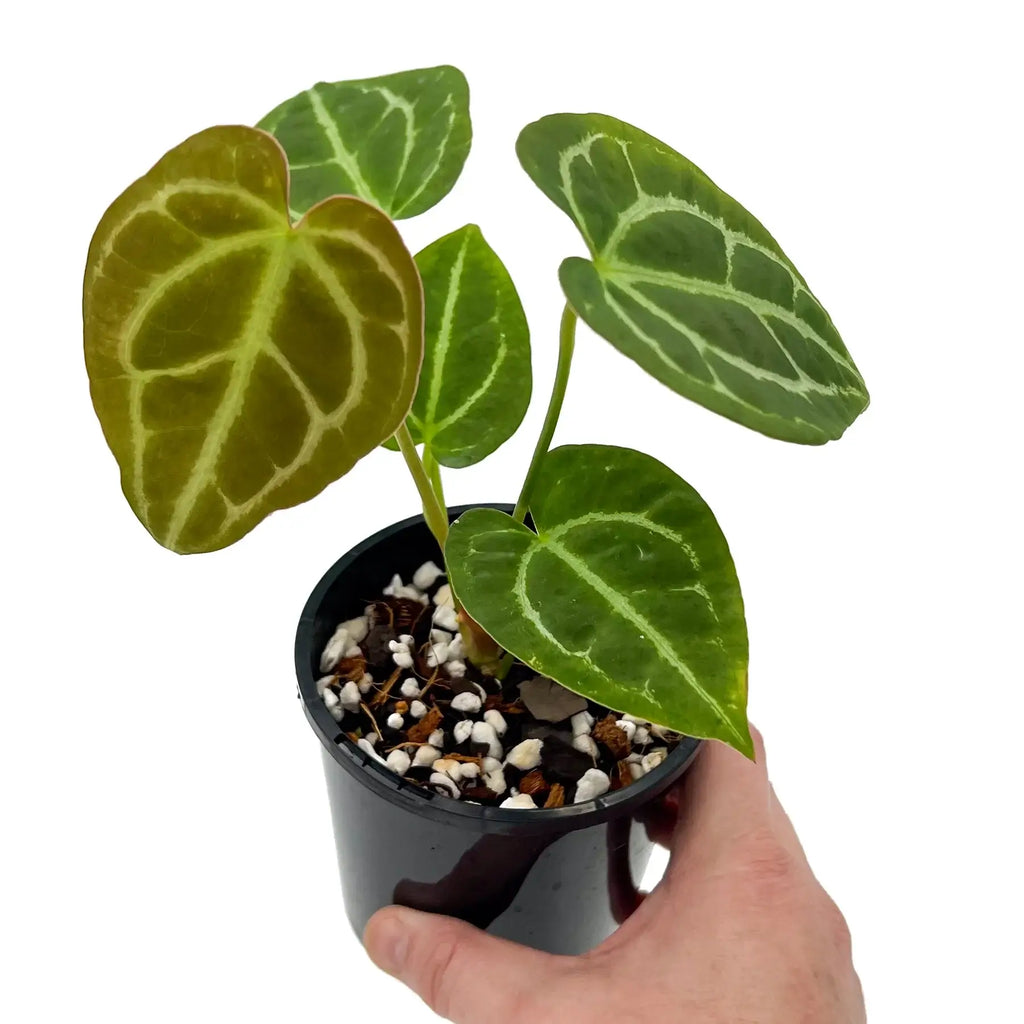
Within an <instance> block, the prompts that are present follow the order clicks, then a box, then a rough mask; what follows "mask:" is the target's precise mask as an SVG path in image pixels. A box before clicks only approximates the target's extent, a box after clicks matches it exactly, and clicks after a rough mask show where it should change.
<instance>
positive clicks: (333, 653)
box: [320, 626, 349, 672]
mask: <svg viewBox="0 0 1024 1024" xmlns="http://www.w3.org/2000/svg"><path fill="white" fill-rule="evenodd" d="M348 647H349V639H348V631H347V630H346V629H345V627H344V626H339V627H338V628H337V629H336V630H335V631H334V636H332V637H331V639H330V640H328V641H327V646H326V647H325V648H324V652H323V654H321V655H320V671H321V672H330V671H331V669H332V668H334V666H335V665H337V664H338V662H339V661H341V657H342V655H343V654H344V653H345V651H346V650H347V649H348Z"/></svg>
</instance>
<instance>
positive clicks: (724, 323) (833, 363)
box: [517, 114, 868, 444]
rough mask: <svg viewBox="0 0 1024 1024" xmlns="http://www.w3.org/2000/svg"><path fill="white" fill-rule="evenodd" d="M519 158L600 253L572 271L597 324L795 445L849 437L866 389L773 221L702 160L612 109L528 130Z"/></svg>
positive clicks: (748, 422) (653, 367) (724, 408)
mask: <svg viewBox="0 0 1024 1024" xmlns="http://www.w3.org/2000/svg"><path fill="white" fill-rule="evenodd" d="M517 151H518V153H519V159H520V161H521V162H522V165H523V167H524V168H525V170H526V171H527V173H528V174H529V175H530V177H531V178H533V180H534V182H535V183H536V184H537V185H538V186H539V187H540V188H541V189H542V190H543V191H544V193H545V194H546V195H547V196H548V197H549V198H550V199H551V200H552V201H553V202H554V203H556V204H557V205H558V206H559V207H561V209H562V210H564V211H565V212H566V213H567V214H568V215H569V216H570V217H571V218H572V220H573V221H574V222H575V224H576V226H577V228H579V230H580V233H581V234H582V235H583V237H584V239H585V241H586V243H587V246H588V248H589V249H590V255H591V259H590V260H585V259H580V258H577V257H572V258H569V259H567V260H565V261H564V262H563V263H562V266H561V268H560V271H559V277H560V280H561V283H562V288H563V290H564V292H565V294H566V297H567V298H568V300H569V302H570V304H571V305H572V307H573V308H574V309H575V310H576V312H577V313H578V314H579V315H580V317H581V318H582V319H583V320H584V321H585V322H586V323H587V324H588V325H589V326H590V327H591V328H593V330H594V331H596V332H597V333H598V334H600V335H601V336H602V337H604V338H606V339H607V340H608V341H610V342H611V343H612V344H613V345H615V347H616V348H618V349H620V350H621V351H622V352H623V353H625V354H626V355H627V356H629V357H630V358H632V359H634V360H636V362H637V363H639V364H640V365H641V366H642V367H643V368H644V369H645V370H647V372H648V373H650V374H652V375H653V376H654V377H656V378H657V379H658V380H660V381H662V383H664V384H667V385H668V386H669V387H670V388H672V389H673V390H674V391H677V392H678V393H679V394H681V395H685V396H686V397H687V398H690V399H692V400H693V401H695V402H699V403H700V404H701V405H704V406H706V407H707V408H709V409H712V410H714V411H715V412H718V413H721V414H722V415H723V416H728V417H729V418H730V419H733V420H735V421H736V422H738V423H742V424H744V425H745V426H748V427H751V428H753V429H755V430H759V431H761V432H762V433H764V434H768V435H770V436H772V437H777V438H781V439H782V440H785V441H797V442H801V443H805V444H822V443H824V442H826V441H828V440H831V439H834V438H838V437H840V436H841V435H842V433H843V431H844V430H845V429H846V428H847V427H848V426H849V425H850V423H852V422H853V420H854V419H856V417H857V416H858V415H859V414H860V413H861V412H862V411H863V410H864V408H865V407H866V406H867V403H868V394H867V390H866V388H865V387H864V382H863V380H862V379H861V376H860V373H859V372H858V370H857V368H856V366H854V363H853V360H852V359H851V358H850V354H849V352H847V350H846V347H845V346H844V344H843V342H842V340H841V338H840V337H839V334H838V333H837V331H836V329H835V327H834V326H833V324H832V321H831V319H830V318H829V316H828V314H827V313H826V312H825V310H824V309H823V308H822V306H821V304H820V303H819V302H818V300H817V299H816V298H815V297H814V296H813V295H812V294H811V291H810V289H809V288H808V287H807V284H806V282H805V281H804V279H803V278H802V277H801V276H800V274H799V273H798V272H797V270H796V268H795V267H794V266H793V264H792V263H791V262H790V261H789V259H788V258H787V257H786V255H785V254H784V253H783V251H782V249H780V248H779V245H778V243H777V242H776V241H775V239H774V238H772V236H771V235H770V234H769V233H768V232H767V230H765V228H764V226H763V225H762V224H761V223H760V221H758V220H757V219H756V218H755V217H753V216H752V215H751V214H750V213H748V212H747V211H746V210H745V209H744V208H743V207H742V206H740V204H739V203H737V202H736V201H735V200H734V199H732V198H731V197H730V196H728V195H726V194H725V193H724V192H723V191H721V189H719V188H718V187H717V186H716V185H715V184H714V182H712V181H711V179H710V178H708V177H707V175H705V174H704V173H703V172H702V171H701V170H699V169H698V168H697V167H695V166H694V165H693V164H692V163H690V161H689V160H687V159H686V158H685V157H683V156H681V155H680V154H679V153H676V152H675V151H674V150H672V149H670V148H669V147H668V146H666V145H665V144H664V143H663V142H659V141H658V140H657V139H655V138H652V137H651V136H650V135H647V134H646V133H645V132H642V131H640V130H639V129H637V128H634V127H632V126H631V125H628V124H625V123H624V122H622V121H618V120H616V119H615V118H613V117H607V116H605V115H603V114H553V115H551V116H549V117H545V118H542V119H541V120H540V121H537V122H535V123H534V124H531V125H528V126H527V127H526V128H524V129H523V131H522V133H521V134H520V136H519V141H518V144H517Z"/></svg>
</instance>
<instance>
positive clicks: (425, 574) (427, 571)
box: [412, 562, 444, 590]
mask: <svg viewBox="0 0 1024 1024" xmlns="http://www.w3.org/2000/svg"><path fill="white" fill-rule="evenodd" d="M443 575H444V572H443V570H441V569H439V568H438V567H437V566H436V565H435V564H434V563H433V562H424V563H423V564H422V565H421V566H420V567H419V568H418V569H417V570H416V571H415V572H414V573H413V574H412V585H413V586H414V587H419V589H420V590H429V589H430V588H431V587H432V586H433V585H434V584H435V583H436V582H437V578H438V576H443Z"/></svg>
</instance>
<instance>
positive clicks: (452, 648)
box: [448, 633, 466, 661]
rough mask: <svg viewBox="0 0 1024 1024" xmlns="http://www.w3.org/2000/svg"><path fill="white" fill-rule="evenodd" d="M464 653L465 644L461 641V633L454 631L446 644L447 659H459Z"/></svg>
mask: <svg viewBox="0 0 1024 1024" xmlns="http://www.w3.org/2000/svg"><path fill="white" fill-rule="evenodd" d="M465 653H466V645H465V644H464V643H463V641H462V634H461V633H456V634H455V636H454V637H453V638H452V641H451V643H449V644H448V658H449V660H452V659H454V660H456V661H458V660H460V659H461V658H462V656H463V655H464V654H465Z"/></svg>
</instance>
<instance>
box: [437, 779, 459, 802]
mask: <svg viewBox="0 0 1024 1024" xmlns="http://www.w3.org/2000/svg"><path fill="white" fill-rule="evenodd" d="M430 785H432V786H440V787H441V788H442V789H446V790H447V791H448V795H449V796H452V797H454V798H455V799H456V800H458V799H459V787H458V785H457V784H456V783H455V781H454V780H453V779H450V778H449V777H448V776H447V775H442V774H441V773H440V772H434V774H433V775H431V776H430Z"/></svg>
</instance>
